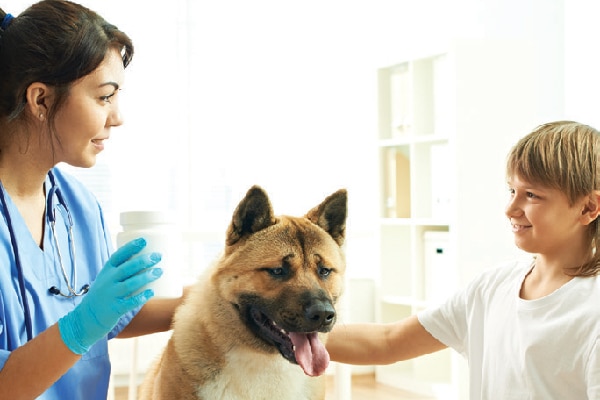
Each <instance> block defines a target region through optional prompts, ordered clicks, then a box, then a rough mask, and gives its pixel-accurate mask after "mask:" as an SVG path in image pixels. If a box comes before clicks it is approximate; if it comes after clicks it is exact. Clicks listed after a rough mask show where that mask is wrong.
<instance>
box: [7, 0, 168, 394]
mask: <svg viewBox="0 0 600 400" xmlns="http://www.w3.org/2000/svg"><path fill="white" fill-rule="evenodd" d="M132 55H133V47H132V44H131V41H130V39H129V38H128V37H127V36H126V35H125V34H124V33H123V32H121V31H119V30H118V29H117V28H116V27H115V26H113V25H111V24H109V23H107V22H106V21H104V20H103V19H102V18H101V17H100V16H98V15H97V14H96V13H94V12H92V11H90V10H88V9H86V8H84V7H82V6H80V5H78V4H75V3H70V2H67V1H62V0H45V1H41V2H39V3H37V4H35V5H33V6H31V7H30V8H29V9H27V10H26V11H24V12H23V13H22V14H20V15H18V16H16V17H13V16H12V15H10V14H7V13H6V12H5V11H4V10H2V9H0V183H1V184H0V214H1V219H0V368H1V369H0V399H13V400H14V399H34V398H40V399H61V400H65V399H76V400H81V399H86V400H88V399H97V400H101V399H102V400H106V397H107V388H108V380H109V374H110V363H109V359H108V352H107V340H108V339H110V338H113V337H115V336H117V335H119V336H120V337H128V336H137V335H141V334H146V333H151V332H157V331H164V330H167V329H169V326H170V322H171V317H172V314H173V310H174V308H175V307H176V305H178V303H179V302H180V300H179V299H178V300H172V301H169V300H161V301H160V302H159V301H158V300H152V301H149V302H148V303H146V302H147V301H148V300H149V299H150V298H151V297H152V296H153V293H152V291H151V290H146V291H142V292H141V293H139V294H135V295H134V294H133V293H135V292H136V291H138V289H140V288H141V287H142V286H143V285H145V284H146V283H148V282H151V281H153V280H155V279H157V278H158V277H159V276H160V275H161V273H162V271H161V270H160V268H159V267H155V265H156V264H157V263H158V262H159V261H160V255H159V254H152V255H147V256H137V255H136V253H138V252H139V251H140V250H141V249H142V248H143V247H144V246H145V241H144V240H143V239H141V240H135V241H133V242H130V243H128V244H126V245H125V246H123V247H122V248H120V249H118V250H117V251H116V252H114V253H113V254H112V256H111V253H112V246H111V240H110V236H109V234H108V232H107V231H106V227H105V221H104V217H103V214H102V209H101V207H100V205H99V204H98V202H97V201H96V199H95V198H94V197H93V195H92V194H91V193H90V192H89V191H88V190H86V189H85V188H84V187H83V186H82V185H81V184H80V183H79V182H77V181H76V180H75V179H73V178H72V177H70V176H68V175H67V174H65V173H63V172H61V171H60V170H59V169H57V168H56V167H55V166H56V164H57V163H59V162H65V163H68V164H70V165H73V166H76V167H85V168H87V167H91V166H93V165H94V164H95V162H96V156H97V154H98V153H100V152H101V151H102V150H103V148H104V141H105V140H107V139H108V138H109V136H110V134H111V128H112V127H116V126H119V125H121V123H122V118H121V114H120V112H119V90H120V88H121V87H122V85H123V78H124V68H125V67H126V66H127V64H128V63H129V61H130V60H131V57H132ZM134 178H135V177H133V176H132V179H134ZM145 303H146V305H145V306H144V307H143V308H142V309H141V311H139V312H137V311H138V310H139V309H140V306H142V305H144V304H145ZM134 316H135V317H134Z"/></svg>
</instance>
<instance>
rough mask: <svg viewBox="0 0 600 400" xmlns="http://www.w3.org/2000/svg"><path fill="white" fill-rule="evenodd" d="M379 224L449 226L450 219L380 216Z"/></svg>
mask: <svg viewBox="0 0 600 400" xmlns="http://www.w3.org/2000/svg"><path fill="white" fill-rule="evenodd" d="M379 223H380V224H381V225H387V226H431V227H449V226H450V221H449V220H447V219H442V218H385V217H383V218H381V219H380V220H379Z"/></svg>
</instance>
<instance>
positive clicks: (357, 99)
mask: <svg viewBox="0 0 600 400" xmlns="http://www.w3.org/2000/svg"><path fill="white" fill-rule="evenodd" d="M80 3H82V4H84V5H86V6H88V7H89V8H91V9H93V10H95V11H97V12H99V13H100V14H101V15H103V16H104V17H105V18H106V19H107V20H108V21H110V22H111V23H113V24H115V25H117V26H118V27H119V28H121V29H122V30H123V31H125V32H126V33H128V34H129V35H130V36H131V37H132V39H133V41H134V44H135V56H134V59H133V62H132V64H131V65H130V67H128V69H127V72H126V83H125V86H124V88H123V91H122V93H121V107H122V111H123V113H124V116H125V124H124V125H123V126H122V127H119V128H117V129H114V130H113V132H112V136H111V138H110V140H109V142H108V143H107V149H106V151H105V152H104V153H103V154H101V155H100V157H99V159H98V164H97V165H96V166H95V167H94V168H91V169H89V170H73V171H72V172H73V173H74V174H76V175H77V176H78V177H80V178H81V179H82V180H84V181H85V182H86V183H87V184H88V186H89V187H90V188H91V189H92V190H93V191H94V192H95V193H96V195H97V196H98V198H99V199H100V201H101V202H102V204H103V206H104V209H105V212H106V214H107V216H108V220H109V225H110V226H111V230H112V231H113V233H115V234H116V233H117V232H118V231H119V230H121V227H120V225H119V214H120V213H121V212H123V211H129V210H169V211H170V212H173V213H174V215H176V222H177V224H178V226H179V227H180V229H181V231H182V232H183V233H184V236H185V238H186V240H185V241H184V246H183V250H182V252H183V255H184V260H185V262H184V266H183V271H182V274H183V276H184V280H185V281H186V282H191V281H193V280H194V279H195V277H196V276H197V275H198V273H199V272H200V271H201V270H202V269H203V268H205V267H206V266H207V265H208V263H209V262H210V261H211V260H212V259H214V258H215V257H216V255H217V254H218V252H219V251H220V250H221V248H222V243H223V237H224V236H223V235H224V232H225V229H226V227H227V224H228V223H229V218H230V217H231V213H232V212H233V210H234V208H235V206H236V205H237V203H238V201H239V200H240V199H241V198H242V197H243V195H244V193H245V192H246V190H247V189H248V188H249V187H250V186H252V185H254V184H258V185H261V186H262V187H264V188H265V189H266V190H267V192H268V193H269V196H270V197H271V201H272V204H273V206H274V208H275V212H276V213H278V214H292V215H301V214H304V213H305V212H306V211H308V209H310V208H311V207H313V206H314V205H316V204H318V203H319V202H320V201H321V200H322V199H323V198H324V197H325V196H327V195H328V194H330V193H332V192H334V191H335V190H337V189H338V188H341V187H345V188H347V189H348V191H349V207H350V209H349V220H348V241H347V246H346V248H347V255H348V277H349V282H350V283H349V288H350V289H349V293H351V296H349V297H350V299H349V300H348V304H347V308H348V312H347V314H348V315H347V316H346V317H345V321H354V320H365V321H373V320H378V319H380V315H381V313H380V310H379V306H378V305H377V304H378V301H377V291H378V290H379V287H380V285H381V268H380V258H386V255H385V254H380V250H381V248H382V247H381V246H380V240H381V237H382V235H381V230H380V228H381V225H380V223H381V216H382V210H381V202H382V199H381V198H382V177H381V165H380V163H379V161H378V160H379V157H380V151H379V150H380V144H379V143H380V140H381V138H382V137H381V131H380V126H379V125H380V123H381V121H380V117H381V93H380V91H381V86H380V85H381V82H380V81H379V80H378V76H380V75H378V74H379V72H380V71H381V70H382V69H386V68H390V67H392V66H394V65H398V64H401V63H404V62H407V61H409V60H415V59H421V58H426V57H430V56H433V55H438V54H450V55H452V54H458V51H455V50H456V49H457V48H458V47H457V43H458V44H460V43H462V44H464V43H470V44H472V43H477V46H471V48H472V49H474V50H473V53H472V54H467V53H465V50H464V48H465V46H462V47H460V48H461V49H462V50H461V53H460V54H462V55H463V56H462V57H463V60H469V61H468V63H469V64H468V65H471V66H472V67H473V68H472V69H471V70H470V72H469V74H466V73H463V74H461V73H460V71H457V70H454V72H455V75H453V76H454V77H455V78H456V79H455V80H456V81H453V82H452V83H453V87H454V88H455V89H456V90H459V89H460V88H461V87H462V88H467V89H468V88H469V87H472V88H475V87H476V88H477V91H473V92H472V93H477V96H476V97H475V96H473V97H471V98H470V100H468V101H466V100H465V101H454V102H451V104H449V106H450V107H452V110H453V111H452V112H453V114H455V115H457V116H460V118H461V119H464V121H463V122H465V121H466V122H468V123H469V124H468V125H469V128H468V134H466V133H465V134H462V133H461V132H460V129H451V130H449V132H452V133H451V134H450V136H451V137H454V136H452V135H455V136H456V138H458V139H457V140H454V141H453V140H452V139H448V140H449V141H450V142H451V144H452V146H451V151H452V152H453V157H454V159H458V158H460V160H462V161H463V163H464V165H463V166H462V168H463V169H462V170H463V171H465V174H463V175H460V176H456V177H453V178H452V179H453V182H459V183H458V184H457V185H456V188H457V192H456V193H454V195H455V197H456V199H455V202H456V203H459V202H460V203H461V204H463V205H465V207H466V205H468V206H469V207H468V210H469V211H470V214H469V213H468V212H466V211H465V210H462V211H461V210H455V211H456V212H454V213H453V214H452V215H451V216H449V217H448V218H449V219H450V220H451V221H452V222H447V223H446V222H444V223H442V224H440V225H441V226H446V227H447V226H450V228H449V229H447V230H449V231H452V230H453V228H452V226H453V224H455V227H456V228H457V230H458V231H460V227H461V225H460V223H459V222H457V221H456V220H457V219H460V221H463V220H466V219H470V220H471V221H470V222H471V225H470V226H469V229H470V230H471V231H472V232H474V234H473V238H476V237H484V238H488V239H489V240H487V241H486V242H485V243H474V242H469V241H468V240H463V241H462V242H461V244H462V245H463V246H467V247H468V246H471V247H472V248H478V250H474V252H475V254H474V255H473V256H472V257H471V258H470V259H469V261H468V263H469V265H468V267H467V268H465V269H464V270H459V271H458V272H457V274H458V275H459V279H457V285H458V286H461V285H463V284H464V283H465V282H467V281H468V280H469V279H470V278H471V277H472V276H473V275H474V274H475V273H477V271H478V270H482V269H484V268H486V267H489V266H490V265H489V263H491V262H492V261H493V260H495V259H496V258H501V257H505V256H506V255H507V254H508V255H510V254H512V253H511V251H512V250H510V249H511V236H510V232H509V231H508V229H507V225H506V221H505V218H504V216H503V205H504V201H505V200H506V193H505V181H504V176H503V174H504V157H505V154H506V152H507V151H508V149H509V148H510V146H511V145H512V144H513V143H514V142H515V141H516V140H517V139H518V138H519V137H521V136H523V135H525V134H526V133H528V132H529V131H530V130H531V129H533V128H534V127H535V126H536V125H538V124H541V123H544V122H548V121H551V120H557V119H574V120H578V121H580V122H584V123H588V124H590V125H593V126H600V113H598V102H597V100H596V97H597V93H598V92H599V90H600V77H599V74H598V66H599V62H600V47H599V46H598V44H597V32H596V25H597V23H596V22H597V21H596V16H597V15H598V12H599V11H600V3H598V2H595V1H593V0H423V1H415V0H413V1H409V0H396V1H393V0H369V1H364V0H363V1H360V0H346V1H341V0H330V1H327V0H320V1H316V0H307V1H302V2H299V1H281V0H279V1H277V0H256V1H253V2H248V1H243V0H222V1H205V0H171V1H168V2H166V1H158V0H145V1H143V2H134V1H123V0H119V1H117V0H81V1H80ZM29 4H31V2H30V1H23V0H7V1H5V2H4V3H3V5H2V7H3V8H4V9H5V10H6V11H7V12H10V13H13V14H14V15H18V13H19V12H20V11H21V10H23V9H24V8H25V7H27V6H28V5H29ZM499 43H500V44H501V45H500V46H498V44H499ZM488 44H489V46H488ZM467 47H468V46H467ZM496 48H501V49H502V52H503V53H502V56H500V54H499V53H498V52H497V51H495V50H494V49H496ZM482 49H483V50H482ZM486 49H489V51H487V52H486V51H485V50H486ZM453 52H454V53H453ZM451 60H458V58H451ZM486 60H487V62H483V61H486ZM465 62H467V61H465ZM453 65H454V68H458V66H459V65H460V63H459V62H456V63H455V64H453ZM507 88H509V89H507ZM520 88H523V90H520ZM467 92H468V91H465V92H463V93H467ZM498 92H502V93H501V94H499V93H498ZM468 93H471V92H468ZM513 100H514V104H513ZM516 104H518V107H517V106H516ZM461 107H462V108H461ZM459 122H460V121H459ZM456 126H458V124H457V125H456ZM462 126H465V125H464V124H463V125H462ZM465 132H466V131H465ZM461 135H462V136H461ZM471 170H473V171H475V170H476V171H478V174H477V175H473V177H471V176H470V175H469V174H468V173H467V172H468V171H471ZM457 171H460V169H458V170H457ZM417 178H418V177H417ZM461 179H462V181H465V182H461ZM413 180H414V176H413ZM483 181H485V182H486V183H485V185H484V186H482V182H483ZM414 185H415V183H414V182H413V186H414ZM415 188H416V189H418V185H417V186H415ZM413 190H414V188H413ZM407 224H409V225H410V224H412V223H411V222H408V223H407ZM434 225H435V224H434ZM411 226H412V225H411ZM443 230H446V228H443ZM490 235H491V236H490ZM455 239H456V238H455ZM473 240H476V239H473ZM456 247H457V248H458V247H459V245H458V244H457V246H456ZM464 257H465V259H466V258H467V257H466V256H464ZM458 261H460V259H459V260H458ZM121 354H123V352H121ZM125 354H129V353H127V352H125ZM129 362H130V360H129V359H127V360H125V361H121V360H119V359H116V360H115V366H116V368H115V370H116V373H117V374H119V373H126V371H128V368H129V365H130V364H128V363H129ZM144 362H145V361H141V362H140V363H141V365H142V367H141V368H143V365H144ZM359 371H364V370H359Z"/></svg>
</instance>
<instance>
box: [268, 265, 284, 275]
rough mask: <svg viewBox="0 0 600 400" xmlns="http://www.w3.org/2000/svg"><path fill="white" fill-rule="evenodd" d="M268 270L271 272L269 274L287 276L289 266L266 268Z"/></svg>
mask: <svg viewBox="0 0 600 400" xmlns="http://www.w3.org/2000/svg"><path fill="white" fill-rule="evenodd" d="M266 270H267V272H268V273H269V275H271V276H276V277H282V276H286V275H287V273H288V270H287V268H284V267H278V268H266Z"/></svg>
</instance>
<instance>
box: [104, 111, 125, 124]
mask: <svg viewBox="0 0 600 400" xmlns="http://www.w3.org/2000/svg"><path fill="white" fill-rule="evenodd" d="M107 125H108V126H120V125H123V114H121V110H119V108H118V107H115V108H114V110H113V111H112V112H111V113H110V115H109V117H108V121H107Z"/></svg>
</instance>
